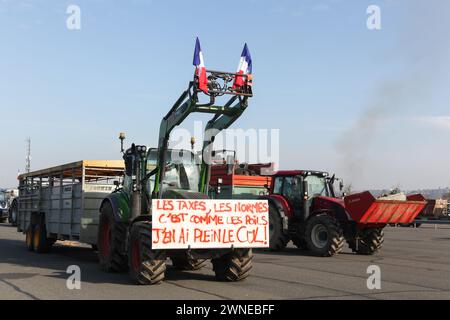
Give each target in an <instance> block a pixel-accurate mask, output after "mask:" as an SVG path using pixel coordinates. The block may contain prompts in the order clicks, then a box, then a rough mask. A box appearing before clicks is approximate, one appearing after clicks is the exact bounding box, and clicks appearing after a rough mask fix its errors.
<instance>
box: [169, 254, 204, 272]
mask: <svg viewBox="0 0 450 320" xmlns="http://www.w3.org/2000/svg"><path fill="white" fill-rule="evenodd" d="M170 259H171V260H172V266H173V267H174V268H175V269H177V270H186V271H194V270H200V269H201V268H203V267H204V266H205V265H206V259H192V258H190V257H187V256H177V257H171V258H170Z"/></svg>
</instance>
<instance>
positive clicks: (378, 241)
mask: <svg viewBox="0 0 450 320" xmlns="http://www.w3.org/2000/svg"><path fill="white" fill-rule="evenodd" d="M383 242H384V232H383V229H381V228H373V229H365V230H364V231H362V233H361V234H360V235H359V237H358V238H356V237H355V238H353V239H351V240H350V241H348V245H349V247H350V249H352V251H353V252H356V253H357V254H362V255H372V254H375V253H377V252H378V250H380V249H381V247H382V246H383Z"/></svg>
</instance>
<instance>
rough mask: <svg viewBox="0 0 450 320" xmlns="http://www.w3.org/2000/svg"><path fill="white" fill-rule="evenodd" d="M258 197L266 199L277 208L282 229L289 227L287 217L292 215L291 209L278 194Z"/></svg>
mask: <svg viewBox="0 0 450 320" xmlns="http://www.w3.org/2000/svg"><path fill="white" fill-rule="evenodd" d="M258 199H260V200H268V201H269V204H272V205H274V206H275V207H276V208H277V210H278V213H279V214H280V216H281V219H282V221H283V230H286V231H287V230H288V229H289V217H290V216H292V210H291V208H290V207H289V203H288V202H287V201H286V200H285V199H284V198H283V197H282V196H279V195H267V196H261V197H259V198H258Z"/></svg>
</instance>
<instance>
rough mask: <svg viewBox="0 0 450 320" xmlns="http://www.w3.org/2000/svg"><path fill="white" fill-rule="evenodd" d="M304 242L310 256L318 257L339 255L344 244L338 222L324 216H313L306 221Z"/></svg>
mask: <svg viewBox="0 0 450 320" xmlns="http://www.w3.org/2000/svg"><path fill="white" fill-rule="evenodd" d="M305 240H306V243H307V247H308V250H309V251H311V254H313V255H315V256H319V257H331V256H334V255H336V254H338V253H340V252H341V251H342V249H343V247H344V242H345V239H344V235H343V231H342V227H341V225H340V224H339V222H338V221H337V220H336V219H334V218H333V217H331V216H329V215H326V214H321V215H316V216H313V217H311V218H310V219H309V220H308V221H307V223H306V227H305Z"/></svg>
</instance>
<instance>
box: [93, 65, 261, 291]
mask: <svg viewBox="0 0 450 320" xmlns="http://www.w3.org/2000/svg"><path fill="white" fill-rule="evenodd" d="M206 72H207V79H208V91H207V92H205V91H204V90H200V89H199V79H198V77H197V76H195V77H194V81H191V82H190V83H189V86H188V89H187V90H186V91H184V92H183V93H182V95H181V96H180V98H179V99H178V100H177V101H176V103H175V104H174V105H173V107H172V108H171V109H170V111H169V112H168V113H167V115H166V116H165V117H164V118H163V119H162V121H161V126H160V132H159V140H158V148H150V149H148V150H147V148H146V147H145V146H142V145H135V144H132V145H131V147H130V148H129V149H127V150H125V151H124V148H123V140H124V139H125V136H124V134H121V135H120V137H119V138H120V139H121V145H122V152H123V158H124V160H125V176H124V179H123V183H122V184H121V185H119V184H118V183H117V188H116V190H115V192H113V193H111V194H109V195H108V197H106V198H105V199H104V200H103V202H102V205H101V207H100V219H99V230H98V242H97V247H98V256H99V261H100V265H101V267H102V269H104V270H105V271H108V272H118V271H125V270H126V269H128V270H129V273H130V275H131V278H132V279H133V280H134V281H135V282H136V283H138V284H156V283H159V282H161V281H162V280H163V279H164V276H165V271H166V260H167V258H170V259H171V260H172V265H173V266H174V267H175V268H176V269H180V270H197V269H200V268H201V267H202V266H203V265H204V264H205V262H206V260H208V259H211V262H212V264H213V269H214V272H215V275H216V278H217V279H218V280H223V281H239V280H242V279H245V278H246V277H247V276H248V275H249V272H250V269H251V267H252V251H251V249H249V248H244V249H242V248H240V249H233V248H232V247H231V248H229V249H201V250H200V249H197V250H196V249H180V250H178V249H177V250H154V249H152V212H151V208H152V205H151V203H152V200H153V199H207V198H208V196H207V194H208V185H209V178H210V174H211V173H210V171H211V169H210V161H209V159H210V157H211V156H212V153H213V151H212V150H213V142H214V138H215V136H216V135H217V134H218V133H219V132H220V131H221V130H224V129H226V128H228V127H229V126H230V125H231V124H232V123H234V122H235V121H236V120H237V119H238V118H239V117H240V116H241V114H242V113H243V112H244V111H245V109H246V108H247V105H248V98H249V97H251V96H252V90H251V76H250V75H248V76H247V75H242V74H239V75H238V74H236V73H228V72H218V71H211V70H206ZM236 76H240V77H243V78H244V80H245V81H244V85H243V86H240V87H239V88H238V89H236V88H235V87H234V86H233V87H232V86H231V82H233V81H234V79H235V78H236ZM204 93H205V94H207V95H208V96H209V102H208V103H203V104H202V103H200V102H199V94H204ZM224 95H226V96H229V97H230V98H229V99H226V100H225V101H226V102H225V103H223V104H219V103H217V102H216V100H217V99H216V98H217V97H220V96H224ZM191 113H209V114H212V115H213V117H212V119H211V120H209V121H208V123H207V125H206V127H205V135H204V141H203V145H202V154H201V156H199V155H198V154H194V153H193V152H192V151H189V150H173V149H168V142H169V138H170V133H171V132H172V130H173V129H174V128H175V127H176V126H178V125H180V124H181V123H182V122H183V121H184V120H185V119H186V117H187V116H188V115H190V114H191Z"/></svg>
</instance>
